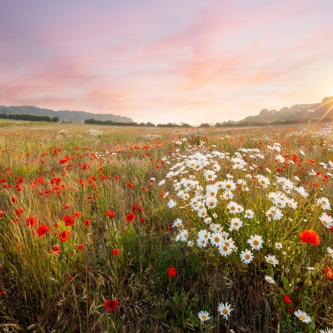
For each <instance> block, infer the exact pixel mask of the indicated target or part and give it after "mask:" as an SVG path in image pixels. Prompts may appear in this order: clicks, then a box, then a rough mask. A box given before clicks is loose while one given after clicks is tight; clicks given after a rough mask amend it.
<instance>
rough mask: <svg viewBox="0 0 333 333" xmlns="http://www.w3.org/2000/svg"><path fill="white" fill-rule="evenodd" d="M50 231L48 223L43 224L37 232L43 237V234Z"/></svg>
mask: <svg viewBox="0 0 333 333" xmlns="http://www.w3.org/2000/svg"><path fill="white" fill-rule="evenodd" d="M49 231H50V229H49V228H48V226H47V225H46V224H42V225H41V226H39V227H38V229H37V233H38V236H39V237H42V236H43V235H45V234H46V233H47V232H49Z"/></svg>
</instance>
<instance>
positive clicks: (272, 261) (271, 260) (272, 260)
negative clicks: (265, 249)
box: [265, 255, 279, 267]
mask: <svg viewBox="0 0 333 333" xmlns="http://www.w3.org/2000/svg"><path fill="white" fill-rule="evenodd" d="M265 260H266V261H267V262H268V263H269V264H272V265H273V266H274V267H275V266H276V265H278V264H279V260H278V259H277V258H276V257H275V256H272V255H267V256H266V257H265Z"/></svg>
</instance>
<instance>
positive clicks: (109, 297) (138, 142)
mask: <svg viewBox="0 0 333 333" xmlns="http://www.w3.org/2000/svg"><path fill="white" fill-rule="evenodd" d="M0 130H1V132H0V331H1V332H252V333H253V332H265V333H268V332H269V333H270V332H288V333H289V332H295V333H296V332H325V333H326V332H331V331H330V329H331V328H332V326H333V310H332V304H333V233H332V232H333V218H332V217H331V215H332V194H333V183H332V177H333V126H330V125H328V124H326V125H324V126H315V125H304V126H288V127H281V126H272V127H269V128H263V127H260V128H259V127H258V128H244V129H221V128H205V129H203V128H202V129H198V128H189V129H187V128H186V129H181V128H176V129H167V128H163V129H161V128H156V127H155V128H146V127H142V128H141V127H136V128H130V127H114V126H97V125H95V126H92V125H87V124H74V123H63V124H62V123H56V124H54V123H52V124H50V123H33V122H24V121H13V120H1V119H0Z"/></svg>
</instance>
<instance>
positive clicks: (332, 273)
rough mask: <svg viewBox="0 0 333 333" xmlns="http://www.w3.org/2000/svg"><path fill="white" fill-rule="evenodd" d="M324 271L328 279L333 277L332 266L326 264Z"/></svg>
mask: <svg viewBox="0 0 333 333" xmlns="http://www.w3.org/2000/svg"><path fill="white" fill-rule="evenodd" d="M324 273H325V275H326V277H327V278H328V279H333V271H332V269H331V268H330V267H328V266H326V267H325V268H324Z"/></svg>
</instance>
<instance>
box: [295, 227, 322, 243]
mask: <svg viewBox="0 0 333 333" xmlns="http://www.w3.org/2000/svg"><path fill="white" fill-rule="evenodd" d="M299 238H300V240H301V241H302V242H303V243H307V244H312V245H319V244H320V239H319V236H318V234H317V233H316V232H315V231H313V230H304V231H302V232H301V233H300V235H299Z"/></svg>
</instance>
